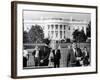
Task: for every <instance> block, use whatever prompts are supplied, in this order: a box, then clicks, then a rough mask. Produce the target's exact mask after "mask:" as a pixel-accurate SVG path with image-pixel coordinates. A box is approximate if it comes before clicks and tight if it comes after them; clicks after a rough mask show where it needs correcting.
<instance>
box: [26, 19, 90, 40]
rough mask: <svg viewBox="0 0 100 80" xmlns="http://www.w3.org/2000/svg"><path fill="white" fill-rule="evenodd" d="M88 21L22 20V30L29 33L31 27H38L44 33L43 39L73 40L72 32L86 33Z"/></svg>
mask: <svg viewBox="0 0 100 80" xmlns="http://www.w3.org/2000/svg"><path fill="white" fill-rule="evenodd" d="M88 23H89V21H86V20H78V19H77V20H76V19H73V18H70V19H66V18H40V19H38V20H24V30H26V31H29V30H30V29H31V27H32V25H34V26H35V25H40V26H41V27H42V28H43V31H44V38H49V39H50V40H55V41H56V40H57V41H59V40H64V39H70V40H73V35H72V33H73V32H74V30H76V29H79V30H82V29H83V30H84V32H85V33H86V28H87V26H88Z"/></svg>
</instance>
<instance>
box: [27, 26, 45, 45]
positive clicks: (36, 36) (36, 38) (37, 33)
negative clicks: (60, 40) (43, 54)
mask: <svg viewBox="0 0 100 80" xmlns="http://www.w3.org/2000/svg"><path fill="white" fill-rule="evenodd" d="M28 34H29V37H30V39H31V43H37V42H38V43H41V42H43V38H44V33H43V29H42V28H41V26H39V25H35V26H32V28H31V30H30V31H29V33H28Z"/></svg>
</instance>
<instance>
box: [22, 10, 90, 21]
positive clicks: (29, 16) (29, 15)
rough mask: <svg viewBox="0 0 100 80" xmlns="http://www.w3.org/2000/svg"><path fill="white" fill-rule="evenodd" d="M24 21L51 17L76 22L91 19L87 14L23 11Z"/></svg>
mask: <svg viewBox="0 0 100 80" xmlns="http://www.w3.org/2000/svg"><path fill="white" fill-rule="evenodd" d="M23 16H24V17H23V18H24V20H34V19H40V18H41V17H45V18H47V17H52V18H71V17H72V18H73V19H78V20H88V21H90V19H91V14H89V13H75V12H50V11H24V12H23Z"/></svg>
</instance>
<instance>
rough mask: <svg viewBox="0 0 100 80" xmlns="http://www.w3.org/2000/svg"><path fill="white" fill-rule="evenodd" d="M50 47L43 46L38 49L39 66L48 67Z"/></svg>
mask: <svg viewBox="0 0 100 80" xmlns="http://www.w3.org/2000/svg"><path fill="white" fill-rule="evenodd" d="M49 55H50V47H49V46H48V45H47V44H45V46H42V47H41V49H40V54H39V56H40V66H48V64H49Z"/></svg>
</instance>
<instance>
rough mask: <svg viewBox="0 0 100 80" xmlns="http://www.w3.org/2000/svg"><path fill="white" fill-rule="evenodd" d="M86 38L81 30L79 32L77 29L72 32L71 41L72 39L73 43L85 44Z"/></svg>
mask: <svg viewBox="0 0 100 80" xmlns="http://www.w3.org/2000/svg"><path fill="white" fill-rule="evenodd" d="M86 38H87V37H86V35H85V33H84V30H83V29H82V30H81V31H79V30H78V29H76V30H75V31H74V32H73V39H74V41H75V42H85V41H86Z"/></svg>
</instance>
